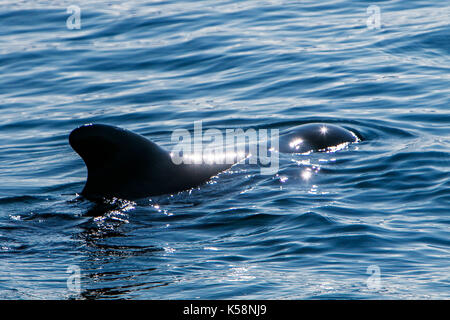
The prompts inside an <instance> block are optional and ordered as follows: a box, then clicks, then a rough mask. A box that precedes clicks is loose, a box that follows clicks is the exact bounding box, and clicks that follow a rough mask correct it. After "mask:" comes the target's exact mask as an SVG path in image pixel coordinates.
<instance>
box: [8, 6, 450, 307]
mask: <svg viewBox="0 0 450 320" xmlns="http://www.w3.org/2000/svg"><path fill="white" fill-rule="evenodd" d="M71 5H75V6H78V7H79V8H80V10H81V26H80V27H81V28H80V29H69V28H68V25H69V26H70V25H71V24H70V21H69V23H68V22H67V20H68V18H69V17H70V15H71V14H70V13H68V12H67V8H68V7H69V6H71ZM370 5H373V3H372V2H371V1H337V0H336V1H277V0H273V1H237V0H232V1H215V0H214V1H212V0H211V1H108V2H106V1H104V2H103V1H85V0H80V1H76V2H71V1H17V0H14V1H12V0H6V1H2V9H1V11H0V72H1V77H0V110H1V113H0V181H1V184H0V298H2V299H48V298H53V299H67V298H101V299H109V298H133V299H195V298H202V299H228V298H243V299H247V298H260V299H266V298H272V299H310V298H314V299H322V298H351V299H382V298H387V299H392V298H394V299H398V298H400V299H409V298H419V299H422V298H425V299H426V298H446V299H448V298H450V295H449V292H450V290H449V288H450V279H449V271H450V270H449V266H450V258H449V245H450V237H449V224H450V218H449V207H450V205H449V204H450V191H449V190H450V175H449V168H450V153H449V147H450V111H449V93H450V90H449V88H450V81H449V65H450V59H449V55H450V29H449V13H450V5H449V4H448V2H446V1H435V2H433V1H412V0H411V1H399V0H398V1H378V2H377V3H376V5H377V6H378V7H377V8H378V9H379V13H380V15H379V18H380V20H379V21H380V22H381V24H380V27H379V28H377V27H376V24H373V23H375V22H376V21H377V20H376V17H377V16H373V14H374V13H373V12H375V13H376V10H375V11H373V9H370V10H369V14H368V12H367V10H368V8H369V6H370ZM368 19H369V22H368ZM72 22H73V21H72ZM372 27H375V28H372ZM196 120H202V121H203V127H204V129H209V128H217V129H226V128H244V129H246V128H279V129H280V130H286V129H288V128H291V127H294V126H297V125H300V124H303V123H310V122H318V121H319V122H325V123H333V124H337V125H340V126H342V127H345V128H347V129H350V130H352V131H354V132H355V133H357V134H358V135H359V136H361V137H362V138H363V141H361V142H360V143H357V144H352V145H350V146H348V147H347V148H345V149H343V150H339V151H337V152H334V153H312V154H309V155H299V154H283V155H281V157H280V164H279V165H280V170H279V172H278V174H276V175H261V174H260V171H259V169H258V168H257V166H251V165H249V166H247V165H237V166H234V167H233V168H232V170H231V171H227V172H225V173H223V174H221V175H219V176H218V177H217V178H214V179H213V180H212V181H211V182H210V183H208V184H206V185H203V186H201V187H200V188H198V189H194V190H191V191H189V192H182V193H180V194H176V195H172V196H170V195H168V196H159V197H153V198H151V199H142V200H140V201H138V202H136V203H134V202H125V201H116V202H115V203H111V204H109V205H104V206H100V205H95V204H94V203H91V202H89V201H87V200H83V199H82V198H78V197H77V193H79V192H80V191H81V189H82V188H83V185H84V181H85V179H86V169H85V166H84V163H83V161H82V160H81V159H80V158H79V156H78V155H77V154H76V153H75V152H74V151H73V150H72V149H71V148H70V146H69V144H68V135H69V133H70V131H71V130H72V129H74V128H75V127H77V126H78V125H81V124H84V123H107V124H111V125H117V126H120V127H124V128H127V129H130V130H133V131H135V132H138V133H140V134H142V135H144V136H146V137H147V138H149V139H151V140H153V141H155V142H157V143H158V144H160V145H161V146H163V147H165V148H170V145H171V141H170V137H171V133H172V132H173V131H174V130H175V129H188V130H192V128H193V123H194V121H196ZM305 172H306V174H305ZM69 267H70V268H69ZM68 268H69V271H74V273H70V272H69V273H68V272H67V271H68ZM77 268H79V269H77ZM77 270H79V271H80V274H81V285H80V291H79V292H77V290H75V289H76V287H75V288H74V287H73V286H70V285H69V286H68V285H67V280H70V279H74V278H70V276H76V274H77V273H76V271H77ZM73 283H75V282H73ZM73 283H72V282H70V281H69V284H73Z"/></svg>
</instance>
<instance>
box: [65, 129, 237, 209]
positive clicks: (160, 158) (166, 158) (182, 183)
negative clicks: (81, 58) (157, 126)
mask: <svg viewBox="0 0 450 320" xmlns="http://www.w3.org/2000/svg"><path fill="white" fill-rule="evenodd" d="M69 143H70V145H71V146H72V148H73V149H74V150H75V151H76V152H77V153H78V154H79V155H80V157H81V158H82V159H83V160H84V163H85V164H86V167H87V180H86V185H85V186H84V189H83V191H82V192H81V194H82V195H83V196H85V197H86V198H89V199H93V200H96V199H99V198H104V197H105V198H111V197H118V198H124V199H136V198H142V197H145V196H152V195H161V194H169V193H175V192H179V191H182V190H186V189H189V188H192V187H196V186H198V185H199V184H201V183H203V182H205V181H206V180H208V179H209V178H210V177H212V176H214V175H216V174H217V173H219V172H221V171H223V170H225V169H227V168H229V167H230V166H231V164H230V165H208V164H198V165H196V164H183V163H181V164H179V165H176V164H174V162H173V161H172V158H171V156H170V154H169V153H168V152H167V151H165V150H164V149H163V148H161V147H159V146H158V145H157V144H156V143H154V142H152V141H150V140H148V139H147V138H145V137H143V136H141V135H139V134H136V133H134V132H131V131H129V130H125V129H122V128H119V127H115V126H110V125H105V124H89V125H83V126H81V127H78V128H76V129H75V130H73V131H72V132H71V134H70V136H69Z"/></svg>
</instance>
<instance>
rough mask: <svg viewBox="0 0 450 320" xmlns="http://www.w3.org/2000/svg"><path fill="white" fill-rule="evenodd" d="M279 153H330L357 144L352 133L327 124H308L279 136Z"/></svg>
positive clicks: (357, 139) (356, 139)
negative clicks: (343, 146) (338, 148)
mask: <svg viewBox="0 0 450 320" xmlns="http://www.w3.org/2000/svg"><path fill="white" fill-rule="evenodd" d="M279 141H280V142H279V151H280V152H283V153H307V152H311V151H330V150H333V148H334V147H339V146H342V145H344V144H348V143H353V142H358V141H359V138H358V136H356V135H355V134H354V133H353V132H351V131H349V130H347V129H344V128H342V127H339V126H336V125H333V124H328V123H309V124H303V125H300V126H297V127H294V128H291V129H289V130H288V131H287V132H285V133H283V134H281V135H280V140H279Z"/></svg>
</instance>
